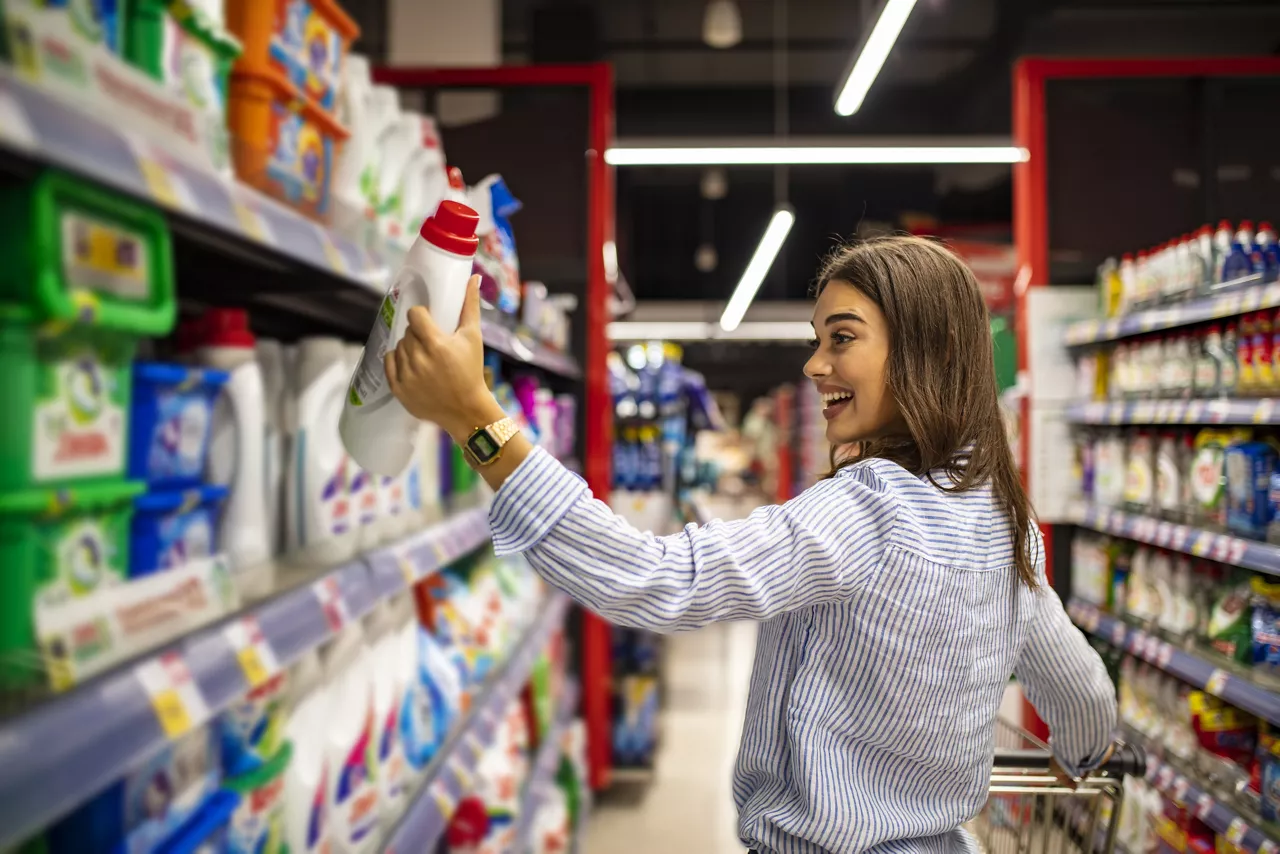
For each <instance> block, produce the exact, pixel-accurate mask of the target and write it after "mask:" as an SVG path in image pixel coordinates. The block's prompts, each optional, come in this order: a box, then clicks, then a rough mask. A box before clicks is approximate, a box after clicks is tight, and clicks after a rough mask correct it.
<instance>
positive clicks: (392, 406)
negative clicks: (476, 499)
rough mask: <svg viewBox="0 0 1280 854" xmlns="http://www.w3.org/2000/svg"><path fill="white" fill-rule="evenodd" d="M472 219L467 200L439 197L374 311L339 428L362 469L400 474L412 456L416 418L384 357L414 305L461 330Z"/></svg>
mask: <svg viewBox="0 0 1280 854" xmlns="http://www.w3.org/2000/svg"><path fill="white" fill-rule="evenodd" d="M477 219H478V218H477V217H476V213H475V211H473V210H471V209H470V208H468V207H466V206H465V205H460V204H458V203H457V202H451V201H445V202H441V203H440V207H439V208H437V209H436V212H435V215H434V216H432V217H429V218H428V219H427V220H426V222H424V223H423V224H422V229H421V231H420V233H419V235H418V239H417V240H415V241H414V243H413V246H412V247H411V248H410V249H409V253H408V255H406V256H405V260H404V267H403V268H402V269H401V270H400V272H399V273H398V274H397V275H396V277H395V279H394V280H393V281H392V282H391V287H390V289H388V291H387V295H386V297H385V298H384V299H383V301H382V306H381V308H379V309H378V316H377V317H376V318H375V319H374V322H373V329H372V331H370V333H369V340H368V342H367V343H366V344H365V348H364V355H363V357H362V358H361V360H360V364H359V367H357V369H356V371H355V373H354V375H353V376H352V377H351V388H350V391H349V393H348V394H347V399H346V403H345V405H344V406H343V408H342V421H341V424H340V426H339V430H340V432H341V434H342V441H343V444H345V445H346V448H347V451H349V452H350V454H351V456H352V457H354V458H355V460H356V462H357V463H358V464H359V465H360V467H361V468H363V469H365V470H367V471H371V472H374V473H375V474H385V475H397V474H400V473H401V472H403V471H404V470H405V467H406V466H407V465H408V464H409V460H410V459H411V458H412V457H413V446H414V439H415V438H416V436H417V434H418V432H419V427H418V420H417V419H416V418H414V417H413V416H412V415H410V414H409V413H408V412H407V411H405V408H404V407H403V406H401V405H400V401H398V400H396V399H395V396H394V395H392V394H391V389H390V387H389V386H388V384H387V375H386V370H385V367H384V364H383V359H384V357H385V356H386V354H387V353H388V352H390V351H391V350H392V349H393V348H394V347H395V346H396V344H398V343H399V342H400V339H401V338H402V337H403V336H404V333H405V330H406V329H407V328H408V325H409V320H408V314H409V309H410V308H412V307H413V306H415V305H425V306H427V308H428V309H429V310H430V311H431V316H432V318H433V319H434V320H435V322H436V324H437V325H438V326H439V327H440V328H441V329H443V330H445V331H446V332H452V331H453V330H455V329H457V328H458V318H459V316H460V315H461V314H462V303H463V301H464V300H465V298H466V292H467V279H468V278H470V276H471V257H472V256H473V255H474V254H475V251H476V246H477V244H478V243H479V241H478V240H477V238H476V236H475V232H476V222H477Z"/></svg>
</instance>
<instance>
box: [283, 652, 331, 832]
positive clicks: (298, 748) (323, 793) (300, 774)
mask: <svg viewBox="0 0 1280 854" xmlns="http://www.w3.org/2000/svg"><path fill="white" fill-rule="evenodd" d="M329 703H330V694H329V691H328V689H327V687H326V686H325V684H324V672H323V670H322V669H321V667H320V656H319V655H318V654H317V653H316V651H315V650H313V649H312V650H308V651H307V652H305V653H303V656H302V658H300V659H299V660H298V662H297V664H295V665H294V666H293V667H292V668H291V669H290V671H289V698H288V704H289V718H288V723H286V724H285V730H284V732H285V736H284V737H285V738H286V739H287V740H288V741H289V742H291V743H292V744H293V758H292V759H290V760H289V767H288V769H287V770H286V771H285V777H284V836H285V842H286V843H287V845H288V847H289V851H290V854H320V852H323V851H328V850H329V833H330V826H329V777H330V773H329V770H330V769H329V759H328V757H329V754H328V751H327V749H326V747H327V745H326V738H327V734H328V733H327V727H328V721H329Z"/></svg>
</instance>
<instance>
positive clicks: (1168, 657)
mask: <svg viewBox="0 0 1280 854" xmlns="http://www.w3.org/2000/svg"><path fill="white" fill-rule="evenodd" d="M1171 661H1173V645H1172V644H1168V643H1163V642H1162V643H1161V644H1160V648H1159V649H1157V650H1156V666H1157V667H1161V668H1164V667H1168V666H1169V662H1171Z"/></svg>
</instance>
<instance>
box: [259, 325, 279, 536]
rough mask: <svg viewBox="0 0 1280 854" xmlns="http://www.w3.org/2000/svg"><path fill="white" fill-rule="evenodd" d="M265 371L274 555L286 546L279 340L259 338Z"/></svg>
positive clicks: (267, 488)
mask: <svg viewBox="0 0 1280 854" xmlns="http://www.w3.org/2000/svg"><path fill="white" fill-rule="evenodd" d="M254 349H255V351H256V352H257V357H258V367H259V369H260V370H261V371H262V391H263V398H264V401H265V403H266V420H265V422H264V428H265V429H264V431H263V434H262V461H263V465H262V475H263V483H262V486H263V494H264V495H265V496H266V498H265V500H266V503H267V515H266V520H267V532H268V537H269V540H268V545H269V547H270V549H271V554H272V555H277V554H280V552H282V551H283V550H284V539H285V537H284V527H285V525H284V434H285V429H284V424H285V421H284V400H285V398H286V397H287V394H286V391H285V388H286V380H285V367H284V347H283V346H282V345H281V344H280V342H279V341H273V340H271V339H270V338H259V339H258V344H257V346H256V347H255V348H254Z"/></svg>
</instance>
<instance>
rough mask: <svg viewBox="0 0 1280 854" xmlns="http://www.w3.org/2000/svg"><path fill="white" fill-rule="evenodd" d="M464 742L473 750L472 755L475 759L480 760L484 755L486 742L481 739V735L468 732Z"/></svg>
mask: <svg viewBox="0 0 1280 854" xmlns="http://www.w3.org/2000/svg"><path fill="white" fill-rule="evenodd" d="M463 743H464V744H466V746H467V749H468V750H470V751H471V755H472V757H474V758H475V759H477V760H478V759H479V758H480V757H481V756H483V755H484V751H485V746H484V742H482V741H480V739H479V737H477V736H476V734H475V733H473V732H469V733H467V735H466V737H465V738H464V739H463Z"/></svg>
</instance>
